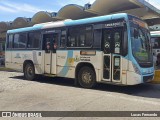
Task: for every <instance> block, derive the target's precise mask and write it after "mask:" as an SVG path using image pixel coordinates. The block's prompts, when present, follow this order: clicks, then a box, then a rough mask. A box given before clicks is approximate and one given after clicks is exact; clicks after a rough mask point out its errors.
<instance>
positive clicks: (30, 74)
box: [24, 62, 35, 80]
mask: <svg viewBox="0 0 160 120" xmlns="http://www.w3.org/2000/svg"><path fill="white" fill-rule="evenodd" d="M24 77H25V79H27V80H34V78H35V69H34V65H33V64H32V63H30V62H28V63H27V64H26V65H25V67H24Z"/></svg>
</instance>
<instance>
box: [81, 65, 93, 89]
mask: <svg viewBox="0 0 160 120" xmlns="http://www.w3.org/2000/svg"><path fill="white" fill-rule="evenodd" d="M78 82H79V84H80V86H82V87H84V88H87V89H90V88H93V87H95V85H96V74H95V72H94V70H93V69H92V68H90V67H82V68H81V69H80V71H79V73H78Z"/></svg>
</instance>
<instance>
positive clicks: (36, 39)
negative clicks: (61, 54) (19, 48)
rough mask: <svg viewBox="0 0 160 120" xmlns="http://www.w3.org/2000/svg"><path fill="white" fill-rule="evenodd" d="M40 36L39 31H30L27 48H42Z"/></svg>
mask: <svg viewBox="0 0 160 120" xmlns="http://www.w3.org/2000/svg"><path fill="white" fill-rule="evenodd" d="M40 38H41V34H40V33H39V32H33V33H29V37H28V44H27V48H40Z"/></svg>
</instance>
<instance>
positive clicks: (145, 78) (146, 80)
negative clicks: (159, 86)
mask: <svg viewBox="0 0 160 120" xmlns="http://www.w3.org/2000/svg"><path fill="white" fill-rule="evenodd" d="M152 79H153V75H150V76H144V77H143V82H144V83H145V82H149V81H151V80H152Z"/></svg>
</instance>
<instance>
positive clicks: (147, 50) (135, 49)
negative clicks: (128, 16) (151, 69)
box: [130, 18, 153, 65]
mask: <svg viewBox="0 0 160 120" xmlns="http://www.w3.org/2000/svg"><path fill="white" fill-rule="evenodd" d="M130 26H131V44H132V53H133V55H134V57H135V59H136V60H137V62H138V63H139V64H140V65H142V64H146V63H150V65H151V64H152V61H153V58H152V49H151V44H150V32H149V30H148V27H147V25H146V23H145V22H143V21H140V20H139V19H138V20H136V19H135V18H134V20H131V21H130Z"/></svg>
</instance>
